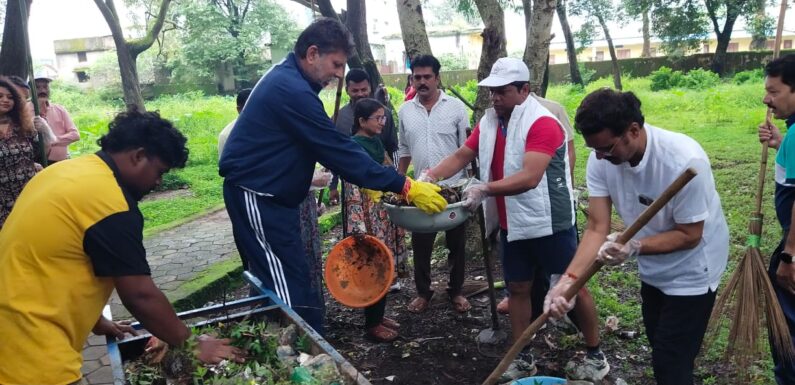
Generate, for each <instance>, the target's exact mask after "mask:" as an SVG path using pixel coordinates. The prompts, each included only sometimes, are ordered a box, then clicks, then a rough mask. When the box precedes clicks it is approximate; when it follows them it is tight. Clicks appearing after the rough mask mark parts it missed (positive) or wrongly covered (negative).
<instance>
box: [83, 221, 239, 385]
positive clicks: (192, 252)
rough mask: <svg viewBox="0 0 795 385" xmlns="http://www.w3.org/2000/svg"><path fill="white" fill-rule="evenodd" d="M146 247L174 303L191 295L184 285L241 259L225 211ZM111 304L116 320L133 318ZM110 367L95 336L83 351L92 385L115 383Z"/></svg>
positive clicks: (157, 276)
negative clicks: (182, 288) (221, 264)
mask: <svg viewBox="0 0 795 385" xmlns="http://www.w3.org/2000/svg"><path fill="white" fill-rule="evenodd" d="M144 245H145V246H146V253H147V259H148V260H149V266H150V268H151V270H152V278H153V279H154V281H155V284H156V285H157V286H158V287H159V288H160V290H162V291H163V292H164V293H165V294H166V296H168V297H169V299H170V300H171V301H172V302H173V301H175V300H177V299H180V297H181V296H184V295H185V294H187V293H184V292H181V291H180V290H179V287H180V285H182V284H183V283H185V282H187V281H189V280H191V279H192V278H193V277H195V276H196V275H197V274H199V273H200V272H202V271H204V270H206V269H208V268H209V267H211V266H212V265H214V264H216V263H218V262H221V261H224V260H226V259H229V258H237V252H236V251H237V250H236V248H235V241H234V238H233V237H232V223H231V222H229V216H228V215H227V213H226V210H225V209H221V210H218V211H216V212H213V213H210V214H208V215H206V216H204V217H201V218H199V219H196V220H194V221H191V222H188V223H185V224H182V225H180V226H177V227H175V228H173V229H170V230H166V231H163V232H160V233H158V234H155V235H153V236H151V237H149V238H146V239H144ZM110 305H111V311H112V313H113V318H114V319H122V318H127V317H129V313H128V312H127V311H126V310H125V309H124V307H123V306H122V304H121V301H120V300H119V298H118V296H117V295H116V294H115V293H114V294H113V297H111V301H110ZM109 365H110V362H109V360H108V356H107V349H105V337H100V336H95V335H91V337H89V339H88V341H87V342H86V345H85V346H84V348H83V368H82V371H83V375H84V376H85V379H86V380H87V381H88V383H89V384H91V385H96V384H103V385H104V384H113V376H112V373H111V369H110V366H109ZM118 385H122V384H118Z"/></svg>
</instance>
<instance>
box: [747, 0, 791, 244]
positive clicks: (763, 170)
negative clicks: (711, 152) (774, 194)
mask: <svg viewBox="0 0 795 385" xmlns="http://www.w3.org/2000/svg"><path fill="white" fill-rule="evenodd" d="M786 14H787V0H781V8H780V9H779V11H778V25H777V26H776V40H775V41H774V43H773V60H775V59H778V57H779V54H781V39H782V37H781V35H782V33H783V32H784V16H786ZM772 117H773V110H771V109H769V108H768V109H767V114H766V115H765V123H766V124H767V125H768V127H770V119H771V118H772ZM767 149H768V144H767V142H765V143H762V158H761V160H760V164H759V183H758V186H757V190H756V211H754V214H755V215H757V216H761V215H762V196H763V195H764V193H765V176H766V174H767ZM760 232H761V229H760Z"/></svg>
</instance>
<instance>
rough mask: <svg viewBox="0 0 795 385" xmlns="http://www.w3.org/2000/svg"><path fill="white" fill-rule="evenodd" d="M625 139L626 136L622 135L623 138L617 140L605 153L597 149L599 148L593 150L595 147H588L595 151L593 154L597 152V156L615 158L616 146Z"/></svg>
mask: <svg viewBox="0 0 795 385" xmlns="http://www.w3.org/2000/svg"><path fill="white" fill-rule="evenodd" d="M623 137H624V134H622V135H621V136H619V137H618V138H616V140H615V142H613V144H612V145H611V146H610V148H609V149H608V150H607V151H603V150H600V149H597V148H593V147H588V149H589V150H591V151H593V152H595V153H597V154H599V155H601V156H613V150H614V149H615V148H616V145H617V144H618V142H620V141H621V138H623Z"/></svg>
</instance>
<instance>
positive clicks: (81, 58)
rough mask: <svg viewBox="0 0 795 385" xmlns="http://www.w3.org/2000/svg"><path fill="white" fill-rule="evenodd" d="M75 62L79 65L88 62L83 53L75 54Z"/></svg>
mask: <svg viewBox="0 0 795 385" xmlns="http://www.w3.org/2000/svg"><path fill="white" fill-rule="evenodd" d="M77 61H79V62H80V63H85V62H87V61H88V57H87V56H86V52H85V51H83V52H78V53H77Z"/></svg>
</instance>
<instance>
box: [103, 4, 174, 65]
mask: <svg viewBox="0 0 795 385" xmlns="http://www.w3.org/2000/svg"><path fill="white" fill-rule="evenodd" d="M108 1H110V0H108ZM170 4H171V0H162V3H160V11H158V14H157V19H155V23H154V24H152V27H151V28H149V30H148V31H146V35H145V36H144V37H142V38H140V39H134V40H131V41H128V42H127V47H128V48H129V50H130V54H131V55H133V57H135V56H137V55H138V54H140V53H141V52H143V51H146V50H147V49H148V48H149V47H151V46H152V44H154V42H155V38H156V37H157V35H159V34H160V30H161V29H162V28H163V23H164V21H165V20H166V14H167V13H168V6H169V5H170Z"/></svg>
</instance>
